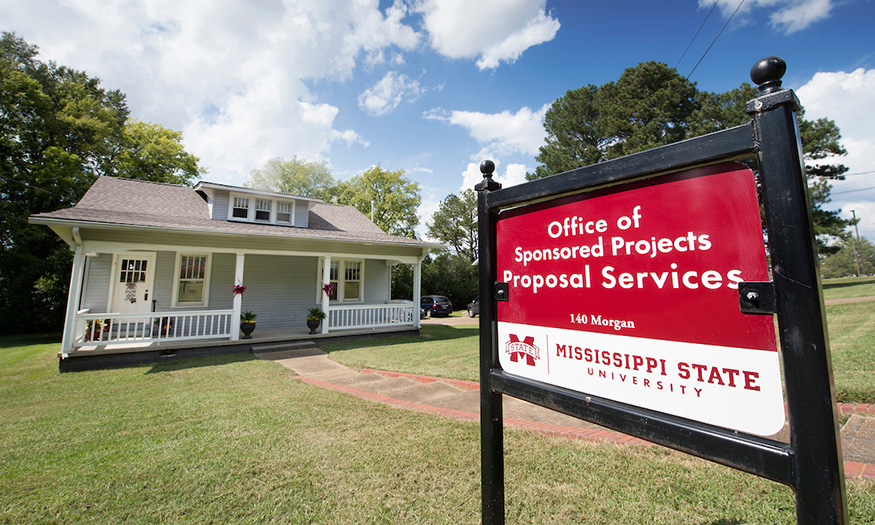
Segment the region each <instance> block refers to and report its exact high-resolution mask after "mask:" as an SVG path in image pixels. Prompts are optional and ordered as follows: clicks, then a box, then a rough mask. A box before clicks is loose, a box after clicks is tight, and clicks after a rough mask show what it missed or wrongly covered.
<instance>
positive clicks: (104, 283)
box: [79, 253, 112, 313]
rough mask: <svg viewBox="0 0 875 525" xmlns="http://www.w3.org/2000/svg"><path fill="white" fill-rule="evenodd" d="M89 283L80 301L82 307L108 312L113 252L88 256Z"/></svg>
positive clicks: (98, 311) (93, 310) (97, 311)
mask: <svg viewBox="0 0 875 525" xmlns="http://www.w3.org/2000/svg"><path fill="white" fill-rule="evenodd" d="M88 260H89V263H88V283H87V284H86V287H85V291H84V293H83V294H82V300H81V301H80V303H79V304H80V307H81V308H90V309H91V311H92V312H94V313H102V312H106V304H107V301H108V300H109V282H110V279H112V254H110V253H101V254H98V255H97V256H96V257H89V258H88Z"/></svg>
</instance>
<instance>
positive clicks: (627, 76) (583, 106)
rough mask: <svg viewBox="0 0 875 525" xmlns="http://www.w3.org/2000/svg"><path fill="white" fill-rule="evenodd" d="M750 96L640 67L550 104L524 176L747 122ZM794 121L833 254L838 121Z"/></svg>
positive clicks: (747, 88)
mask: <svg viewBox="0 0 875 525" xmlns="http://www.w3.org/2000/svg"><path fill="white" fill-rule="evenodd" d="M755 97H756V88H754V87H752V86H751V85H750V84H748V83H744V84H742V85H741V86H740V87H738V88H736V89H733V90H730V91H727V92H725V93H710V92H704V91H701V92H700V91H698V90H697V89H696V87H695V84H693V83H690V82H688V81H686V80H685V79H683V77H680V76H679V75H678V74H677V72H676V71H675V70H674V69H673V68H669V67H668V66H666V65H665V64H661V63H657V62H644V63H641V64H638V66H636V67H634V68H629V69H626V70H625V71H624V72H623V74H622V75H621V76H620V79H619V80H617V82H609V83H607V84H604V85H603V86H600V87H596V86H592V85H588V86H584V87H582V88H579V89H577V90H572V91H568V92H567V93H566V94H565V96H564V97H561V98H560V99H558V100H556V101H555V102H553V105H552V106H551V107H550V109H549V110H548V111H547V113H546V115H545V117H544V129H545V130H546V132H547V137H546V144H545V145H544V146H541V148H540V153H539V154H538V156H537V160H538V161H539V162H541V163H542V164H541V165H540V166H538V167H537V168H536V169H535V171H534V172H533V173H528V174H526V178H527V179H528V180H535V179H539V178H542V177H546V176H549V175H553V174H556V173H560V172H563V171H568V170H571V169H575V168H578V167H582V166H587V165H590V164H595V163H597V162H602V161H604V160H609V159H614V158H617V157H621V156H624V155H629V154H631V153H635V152H638V151H643V150H647V149H651V148H654V147H657V146H663V145H666V144H670V143H673V142H677V141H679V140H683V139H687V138H692V137H696V136H699V135H704V134H706V133H711V132H714V131H718V130H721V129H725V128H728V127H732V126H737V125H740V124H743V123H746V122H749V121H750V116H749V115H748V114H747V113H746V111H745V104H746V103H747V101H749V100H751V99H753V98H755ZM798 118H799V131H800V134H801V136H802V144H803V153H804V155H805V161H806V172H807V175H808V178H809V188H810V196H811V213H812V218H813V220H814V225H815V232H816V234H817V240H818V249H819V251H820V252H821V253H822V254H825V253H830V252H831V251H833V250H835V249H836V248H835V246H836V245H835V241H836V240H837V239H839V238H841V237H843V236H844V235H845V234H844V229H845V227H846V226H847V221H845V220H844V219H842V218H841V217H840V216H839V211H832V210H826V209H824V206H825V205H826V204H828V203H829V202H830V199H829V191H830V185H829V182H828V181H829V180H830V179H842V178H843V174H844V173H845V172H846V171H847V167H845V166H843V165H842V164H840V163H834V162H829V160H831V159H834V158H836V157H839V156H842V155H845V154H846V153H847V152H846V151H845V149H844V148H843V147H842V146H841V144H840V142H839V140H840V139H841V134H840V132H839V129H838V127H837V126H836V125H835V122H833V121H832V120H829V119H818V120H816V121H809V120H805V118H804V112H802V111H800V112H799V114H798ZM750 165H751V168H752V169H754V170H756V166H755V165H754V164H753V163H750Z"/></svg>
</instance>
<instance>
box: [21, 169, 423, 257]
mask: <svg viewBox="0 0 875 525" xmlns="http://www.w3.org/2000/svg"><path fill="white" fill-rule="evenodd" d="M33 218H38V219H58V220H65V221H76V222H83V223H95V224H97V223H100V224H117V225H119V226H141V227H151V228H167V229H174V230H188V231H193V232H209V233H232V234H241V235H243V234H245V235H264V236H271V237H275V236H279V237H287V238H301V239H328V240H340V241H344V240H345V241H362V242H376V243H388V244H404V245H421V246H423V247H436V246H438V245H436V244H434V243H429V242H424V241H420V240H417V239H409V238H407V237H398V236H395V235H389V234H387V233H385V232H384V231H383V230H381V229H380V228H379V227H378V226H376V225H375V224H374V223H372V222H371V221H370V220H368V218H367V217H365V216H364V215H363V214H362V213H361V212H359V211H358V210H357V209H355V208H353V207H351V206H341V205H336V204H325V203H318V204H315V205H313V207H312V208H311V209H310V216H309V227H308V228H296V227H290V226H278V225H273V224H256V223H248V222H235V221H223V220H213V219H211V218H210V215H209V207H208V206H207V203H206V201H204V199H203V198H201V196H200V195H199V194H198V193H197V192H196V191H195V190H194V189H193V188H190V187H187V186H174V185H170V184H159V183H155V182H147V181H140V180H134V179H120V178H115V177H100V178H99V179H97V181H96V182H95V183H94V184H93V185H92V186H91V188H89V190H88V191H87V192H86V193H85V195H84V196H83V197H82V199H81V200H80V201H79V202H78V203H77V204H76V206H74V207H72V208H65V209H62V210H57V211H53V212H47V213H39V214H36V215H33Z"/></svg>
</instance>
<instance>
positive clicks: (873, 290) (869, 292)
mask: <svg viewBox="0 0 875 525" xmlns="http://www.w3.org/2000/svg"><path fill="white" fill-rule="evenodd" d="M871 296H875V277H843V278H841V279H824V280H823V298H824V299H826V300H827V301H828V300H830V299H847V298H850V297H871Z"/></svg>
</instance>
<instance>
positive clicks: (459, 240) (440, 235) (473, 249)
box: [426, 189, 479, 262]
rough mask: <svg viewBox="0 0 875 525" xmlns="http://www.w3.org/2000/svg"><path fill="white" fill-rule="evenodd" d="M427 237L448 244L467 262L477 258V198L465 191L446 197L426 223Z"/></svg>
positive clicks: (472, 193) (467, 190)
mask: <svg viewBox="0 0 875 525" xmlns="http://www.w3.org/2000/svg"><path fill="white" fill-rule="evenodd" d="M426 227H427V228H428V230H427V231H428V236H429V237H431V238H433V239H437V240H439V241H441V242H445V243H447V244H449V245H450V246H451V247H452V248H453V251H454V252H455V253H457V254H458V255H460V256H462V257H464V258H465V259H467V260H468V261H469V262H474V261H475V260H477V257H479V253H478V250H477V196H476V195H475V194H474V190H471V189H466V190H464V191H462V192H461V193H459V194H458V195H455V194H454V195H448V196H447V198H445V199H444V200H443V201H441V203H440V205H439V207H438V211H437V212H435V214H434V215H433V216H432V218H431V220H430V221H428V222H427V223H426Z"/></svg>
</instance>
